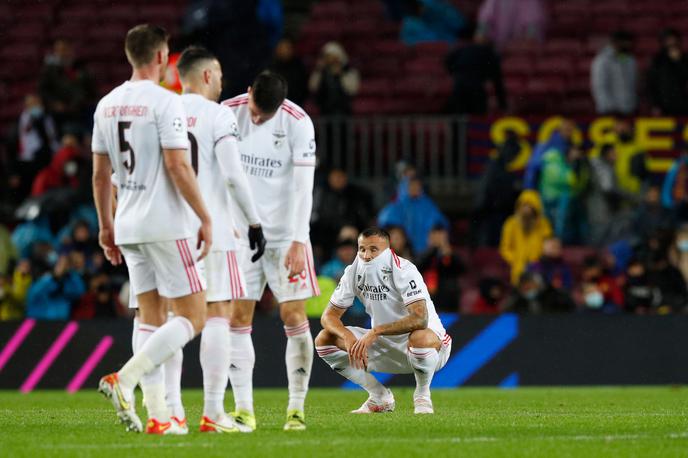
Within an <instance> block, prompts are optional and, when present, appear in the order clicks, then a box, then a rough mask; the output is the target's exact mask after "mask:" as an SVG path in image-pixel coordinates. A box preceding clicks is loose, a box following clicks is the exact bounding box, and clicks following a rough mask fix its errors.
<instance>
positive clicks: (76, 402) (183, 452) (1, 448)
mask: <svg viewBox="0 0 688 458" xmlns="http://www.w3.org/2000/svg"><path fill="white" fill-rule="evenodd" d="M394 393H395V396H396V401H397V407H396V411H395V412H394V413H391V414H377V415H352V414H349V413H348V412H349V411H350V410H352V409H354V408H357V407H358V406H359V405H360V404H361V403H362V402H363V400H364V399H365V396H364V394H363V392H360V391H341V390H334V389H313V390H311V392H310V393H309V396H308V401H307V411H306V421H307V424H308V430H307V431H305V432H284V431H282V430H281V428H282V425H283V423H284V417H285V408H286V390H257V391H256V394H255V402H256V409H257V410H256V414H257V419H258V431H256V432H255V433H253V434H243V435H237V434H232V435H219V434H217V435H216V434H200V433H198V432H197V430H198V421H199V419H200V414H201V405H202V393H201V392H200V391H198V390H186V391H185V392H184V395H183V396H184V403H185V406H186V409H187V416H188V419H189V421H190V428H191V431H190V433H189V435H188V436H175V437H172V436H166V437H159V436H146V435H143V434H133V433H125V432H124V430H123V427H122V426H121V425H119V424H118V423H116V420H115V413H114V410H113V409H112V407H111V405H110V404H109V402H107V401H105V399H104V398H102V397H101V396H100V395H98V394H97V393H96V392H95V390H93V391H88V392H81V393H79V394H75V395H68V394H66V393H65V392H60V391H42V392H35V393H32V394H28V395H22V394H19V393H17V392H14V391H0V456H2V457H23V456H25V457H31V458H39V457H43V456H87V457H91V456H92V457H109V456H126V457H127V458H128V457H138V456H141V457H147V458H150V457H157V456H174V457H175V458H177V457H187V456H188V457H194V458H199V457H203V458H207V457H211V456H222V457H227V456H233V457H253V456H261V457H262V456H265V457H279V458H286V457H291V456H295V457H297V456H298V457H302V458H306V457H316V456H317V457H340V456H341V457H349V458H350V457H370V456H375V457H377V456H393V457H412V456H419V457H420V456H422V457H433V456H434V457H446V456H471V457H473V456H489V457H502V456H503V457H515V456H527V457H537V456H543V457H544V456H547V457H549V456H585V457H586V458H591V457H604V456H623V457H628V456H638V457H648V456H661V457H671V456H677V457H678V456H684V457H685V456H688V390H687V389H685V388H670V387H657V388H519V389H516V390H506V391H505V390H499V389H491V388H485V389H473V388H464V389H460V390H435V391H434V393H433V400H434V404H435V412H436V413H435V415H432V416H414V415H413V406H412V401H411V396H412V391H411V390H409V389H398V388H397V389H394ZM230 402H231V399H228V402H227V405H230V404H229V403H230ZM139 413H142V409H139Z"/></svg>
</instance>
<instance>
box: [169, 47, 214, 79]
mask: <svg viewBox="0 0 688 458" xmlns="http://www.w3.org/2000/svg"><path fill="white" fill-rule="evenodd" d="M204 60H217V57H216V56H215V54H213V53H211V52H210V51H208V50H207V49H205V48H204V47H202V46H189V47H188V48H186V49H185V50H184V51H182V53H181V55H180V56H179V60H178V61H177V71H178V72H179V76H180V77H181V78H186V76H187V75H188V74H189V72H191V70H193V68H194V67H195V66H196V65H197V64H198V63H199V62H201V61H204Z"/></svg>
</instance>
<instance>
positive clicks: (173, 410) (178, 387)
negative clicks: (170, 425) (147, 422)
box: [162, 348, 186, 420]
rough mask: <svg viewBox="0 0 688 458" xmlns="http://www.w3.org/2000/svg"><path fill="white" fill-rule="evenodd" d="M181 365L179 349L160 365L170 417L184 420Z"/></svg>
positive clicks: (181, 355) (181, 356) (182, 360)
mask: <svg viewBox="0 0 688 458" xmlns="http://www.w3.org/2000/svg"><path fill="white" fill-rule="evenodd" d="M183 364H184V351H183V350H182V349H181V348H180V349H179V350H177V351H175V352H174V354H173V355H172V357H171V358H170V359H168V360H167V361H165V363H164V364H163V365H162V368H163V374H164V375H165V402H166V403H167V408H168V409H169V410H170V415H172V416H173V417H177V418H179V419H180V420H183V419H184V418H186V412H185V411H184V405H183V404H182V365H183Z"/></svg>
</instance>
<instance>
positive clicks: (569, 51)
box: [544, 39, 584, 57]
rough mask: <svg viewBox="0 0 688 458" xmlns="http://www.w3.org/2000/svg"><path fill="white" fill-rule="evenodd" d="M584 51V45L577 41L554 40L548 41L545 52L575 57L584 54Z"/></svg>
mask: <svg viewBox="0 0 688 458" xmlns="http://www.w3.org/2000/svg"><path fill="white" fill-rule="evenodd" d="M583 49H584V46H583V43H581V41H580V40H576V39H558V40H557V39H553V40H546V41H545V43H544V52H545V53H546V54H555V55H564V56H567V57H574V56H577V55H579V54H582V53H583Z"/></svg>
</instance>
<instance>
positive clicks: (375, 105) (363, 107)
mask: <svg viewBox="0 0 688 458" xmlns="http://www.w3.org/2000/svg"><path fill="white" fill-rule="evenodd" d="M351 108H352V110H353V112H354V114H360V115H369V114H378V113H384V112H385V109H386V107H385V101H384V99H382V98H368V97H366V98H362V97H359V98H356V99H354V101H353V102H352V107H351Z"/></svg>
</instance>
